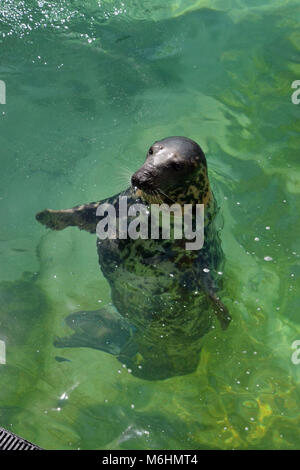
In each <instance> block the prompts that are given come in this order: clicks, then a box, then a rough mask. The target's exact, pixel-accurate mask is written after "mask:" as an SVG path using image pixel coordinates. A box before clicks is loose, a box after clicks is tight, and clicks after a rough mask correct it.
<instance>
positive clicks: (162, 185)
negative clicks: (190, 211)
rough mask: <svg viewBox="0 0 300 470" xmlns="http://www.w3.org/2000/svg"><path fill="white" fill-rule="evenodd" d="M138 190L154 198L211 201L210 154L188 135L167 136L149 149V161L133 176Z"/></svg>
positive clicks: (149, 199) (141, 194)
mask: <svg viewBox="0 0 300 470" xmlns="http://www.w3.org/2000/svg"><path fill="white" fill-rule="evenodd" d="M131 183H132V186H133V188H135V189H136V194H137V196H139V197H142V198H143V199H146V200H148V202H152V201H151V199H154V198H157V199H160V202H176V203H180V204H184V203H186V204H187V203H190V202H193V203H195V202H198V203H204V204H207V203H208V200H209V198H210V188H209V181H208V176H207V164H206V158H205V155H204V152H203V150H202V149H201V147H200V146H199V145H198V144H197V143H196V142H194V141H193V140H191V139H188V138H187V137H167V138H166V139H163V140H160V141H157V142H155V143H154V144H153V145H152V146H151V147H150V149H149V151H148V153H147V157H146V161H145V163H144V164H143V165H142V167H141V168H140V169H139V170H138V171H137V172H136V173H134V175H133V176H132V178H131Z"/></svg>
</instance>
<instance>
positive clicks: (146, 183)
mask: <svg viewBox="0 0 300 470" xmlns="http://www.w3.org/2000/svg"><path fill="white" fill-rule="evenodd" d="M131 184H132V186H133V187H135V188H138V189H143V190H145V191H146V190H148V191H149V190H153V189H154V186H153V180H152V175H151V174H150V173H149V172H147V171H145V170H143V169H140V170H138V171H137V172H136V173H134V175H133V176H132V178H131Z"/></svg>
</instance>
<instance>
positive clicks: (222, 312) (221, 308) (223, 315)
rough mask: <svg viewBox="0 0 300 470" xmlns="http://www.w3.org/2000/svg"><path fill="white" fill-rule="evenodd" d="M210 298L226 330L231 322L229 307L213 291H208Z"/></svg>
mask: <svg viewBox="0 0 300 470" xmlns="http://www.w3.org/2000/svg"><path fill="white" fill-rule="evenodd" d="M208 298H209V300H210V301H211V303H212V305H213V309H214V312H215V314H216V316H217V318H218V320H219V322H220V325H221V327H222V330H226V329H227V328H228V326H229V324H230V322H231V316H230V313H229V311H228V308H227V307H226V306H225V305H224V304H223V302H221V300H220V299H219V298H218V297H217V296H216V294H214V293H213V292H208Z"/></svg>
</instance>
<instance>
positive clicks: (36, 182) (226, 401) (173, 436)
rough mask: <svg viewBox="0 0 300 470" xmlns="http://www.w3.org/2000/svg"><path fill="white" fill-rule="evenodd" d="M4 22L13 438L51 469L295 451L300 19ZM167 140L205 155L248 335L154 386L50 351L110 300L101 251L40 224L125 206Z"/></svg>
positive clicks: (5, 306) (38, 7)
mask: <svg viewBox="0 0 300 470" xmlns="http://www.w3.org/2000/svg"><path fill="white" fill-rule="evenodd" d="M0 21H1V29H0V38H1V39H0V79H1V80H4V81H5V82H6V86H7V103H6V104H5V105H0V139H1V153H0V158H1V172H0V210H1V217H2V223H1V225H0V340H2V341H4V342H5V344H6V364H1V365H0V381H1V387H0V423H1V426H4V427H6V428H8V429H10V430H12V431H13V432H15V433H18V434H20V435H22V436H23V437H24V438H26V439H29V440H32V441H34V442H35V443H37V444H38V445H40V446H42V447H45V448H48V449H57V448H59V449H77V448H80V449H210V448H216V449H298V448H299V419H300V414H299V408H300V396H299V380H300V365H296V364H293V363H292V361H291V356H292V353H293V349H292V343H293V342H294V341H295V340H298V339H300V322H299V308H300V305H299V276H300V263H299V255H300V243H299V229H300V223H299V204H300V170H299V163H298V162H299V130H300V125H299V111H300V105H298V106H297V105H293V104H292V102H291V94H292V89H291V83H292V82H293V81H294V80H297V79H300V65H299V48H300V35H299V21H300V10H299V6H298V2H297V1H296V0H288V1H284V0H276V1H272V3H271V2H268V1H263V0H247V1H246V0H239V1H238V0H211V1H209V0H198V1H188V0H181V1H180V0H165V1H164V2H163V5H162V3H161V1H159V0H151V1H149V0H141V1H139V2H137V1H135V0H123V1H120V0H113V1H110V0H105V1H101V2H100V1H98V2H97V1H95V0H90V1H85V2H84V6H83V4H82V2H80V1H77V0H76V1H72V2H67V1H64V0H60V1H58V0H57V1H52V2H49V1H43V0H40V1H34V0H30V1H26V2H25V1H22V2H19V1H16V0H7V1H3V2H1V7H0ZM169 135H186V136H188V137H191V138H193V139H195V140H196V141H197V142H199V144H200V145H201V146H202V147H203V149H204V151H205V153H206V155H207V159H208V165H209V176H210V180H211V183H212V185H213V188H214V191H215V194H216V197H217V199H218V202H219V205H220V207H221V212H222V214H223V219H224V228H223V231H222V240H223V249H224V251H225V254H226V259H227V262H226V268H225V270H224V273H223V277H224V292H223V300H224V302H226V304H227V305H228V307H229V308H230V311H231V314H232V317H233V321H232V324H231V326H230V328H229V329H228V330H227V331H226V332H222V331H221V330H220V329H219V328H216V330H215V331H212V332H211V333H210V334H209V335H207V337H206V341H205V344H204V347H203V350H202V354H201V359H200V363H199V367H198V369H197V371H196V372H195V373H194V374H190V375H187V376H184V377H175V378H172V379H168V380H165V381H152V382H151V381H144V380H141V379H138V378H135V377H133V376H132V374H130V373H129V372H128V370H127V369H126V368H123V367H122V366H121V365H120V363H119V362H118V361H117V360H116V359H115V358H114V357H112V356H110V355H108V354H105V353H103V352H100V351H96V350H92V349H83V348H82V349H76V348H73V349H61V350H60V349H57V348H55V347H54V346H53V340H54V338H55V337H56V336H64V335H67V334H69V333H70V330H69V328H68V327H67V326H66V324H65V322H64V319H65V318H66V317H67V315H69V314H70V313H72V312H74V311H77V310H84V309H87V310H96V309H97V308H99V305H100V306H102V305H105V304H108V303H109V302H110V292H109V286H108V284H107V282H106V280H105V279H104V277H103V276H102V275H101V273H100V272H99V266H98V261H97V254H96V248H95V243H96V240H95V237H94V236H92V235H89V234H87V233H83V232H80V231H78V230H76V229H71V228H70V229H68V230H66V231H64V232H49V231H46V230H45V229H44V228H43V227H42V226H40V225H39V224H37V222H36V221H35V218H34V215H35V213H36V212H38V211H39V210H41V209H43V208H45V207H51V208H58V209H59V208H67V207H71V206H74V205H76V204H79V203H84V202H90V201H94V200H100V199H103V198H106V197H108V196H110V195H112V194H114V193H118V192H119V191H120V190H122V189H125V188H126V186H127V185H128V183H129V176H128V175H129V174H130V172H134V171H135V170H136V169H137V168H138V167H139V166H140V165H141V163H142V162H143V160H144V157H145V154H146V150H147V148H148V147H149V145H150V144H152V142H153V141H154V140H158V139H161V138H163V137H166V136H169ZM63 359H67V360H63Z"/></svg>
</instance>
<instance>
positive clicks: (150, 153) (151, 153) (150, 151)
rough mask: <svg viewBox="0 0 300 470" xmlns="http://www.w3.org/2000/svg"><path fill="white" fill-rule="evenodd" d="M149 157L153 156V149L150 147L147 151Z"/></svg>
mask: <svg viewBox="0 0 300 470" xmlns="http://www.w3.org/2000/svg"><path fill="white" fill-rule="evenodd" d="M149 155H153V148H152V147H151V148H150V150H149Z"/></svg>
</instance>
